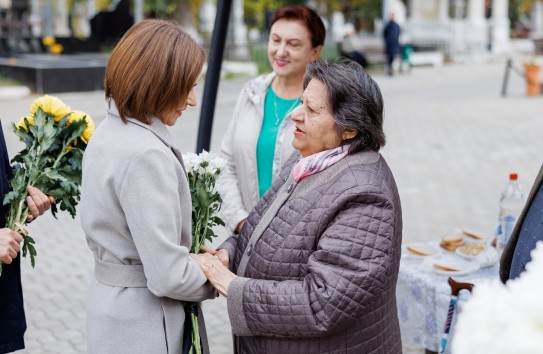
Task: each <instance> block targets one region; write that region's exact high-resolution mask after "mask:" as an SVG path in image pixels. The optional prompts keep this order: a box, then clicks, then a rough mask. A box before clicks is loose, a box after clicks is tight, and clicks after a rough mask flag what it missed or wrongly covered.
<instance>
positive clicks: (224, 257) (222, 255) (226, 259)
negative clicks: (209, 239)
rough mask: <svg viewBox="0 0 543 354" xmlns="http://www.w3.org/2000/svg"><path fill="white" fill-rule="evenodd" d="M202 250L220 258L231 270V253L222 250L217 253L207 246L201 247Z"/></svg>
mask: <svg viewBox="0 0 543 354" xmlns="http://www.w3.org/2000/svg"><path fill="white" fill-rule="evenodd" d="M200 250H202V253H209V254H210V255H212V256H216V257H218V258H219V259H220V260H221V262H222V264H223V265H224V266H225V267H226V268H228V269H230V253H228V251H227V250H225V249H220V250H218V251H217V250H214V249H212V248H209V247H206V246H200Z"/></svg>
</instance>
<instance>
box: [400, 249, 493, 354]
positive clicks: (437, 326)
mask: <svg viewBox="0 0 543 354" xmlns="http://www.w3.org/2000/svg"><path fill="white" fill-rule="evenodd" d="M431 244H437V242H436V243H431ZM443 255H446V256H448V257H450V256H452V255H451V253H450V252H447V251H443V252H442V256H443ZM454 256H456V255H454ZM423 258H424V257H422V258H421V257H416V256H415V257H413V256H406V255H405V254H404V255H402V260H401V262H400V273H399V276H398V284H397V287H396V297H397V301H398V316H399V319H400V328H401V332H402V339H403V340H404V341H408V342H411V343H416V344H419V345H421V346H423V347H424V348H426V349H429V350H432V351H436V352H439V345H440V341H441V338H442V335H443V331H444V328H445V320H446V318H447V311H448V309H449V303H450V300H451V287H450V286H449V284H448V282H447V280H448V278H449V276H447V275H439V274H436V273H434V272H433V271H432V270H431V268H430V267H428V259H426V260H424V259H423ZM498 269H499V266H498V264H497V263H495V264H494V265H492V266H490V267H485V268H481V269H479V270H478V271H477V272H474V273H471V274H467V275H464V276H452V278H453V279H454V280H456V281H457V282H462V283H472V284H474V285H477V283H478V282H480V281H481V280H482V279H495V278H497V277H498ZM470 296H471V295H470V293H469V292H468V291H467V290H461V291H460V295H459V297H458V303H457V306H456V310H455V313H454V316H453V322H452V326H451V331H450V333H449V340H448V342H447V350H446V353H450V352H451V340H452V336H454V324H455V323H456V318H457V317H458V313H459V312H461V311H462V305H463V304H464V303H465V302H466V300H467V299H469V297H470Z"/></svg>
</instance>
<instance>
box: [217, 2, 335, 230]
mask: <svg viewBox="0 0 543 354" xmlns="http://www.w3.org/2000/svg"><path fill="white" fill-rule="evenodd" d="M325 36H326V32H325V29H324V24H323V22H322V20H321V19H320V17H319V15H318V14H317V13H316V12H315V11H313V10H312V9H310V8H308V7H306V6H288V7H284V8H281V9H279V10H278V11H277V12H276V14H275V16H274V18H273V20H272V26H271V29H270V37H269V41H268V60H269V62H270V64H271V66H272V69H273V72H272V73H270V74H267V75H261V76H258V77H256V78H254V79H252V80H250V81H249V82H247V84H246V85H245V87H244V88H243V89H242V91H241V93H240V95H239V97H238V101H237V103H236V106H235V108H234V114H233V116H232V120H231V122H230V125H229V126H228V130H227V131H226V134H225V136H224V138H223V141H222V144H221V155H222V156H223V157H224V158H225V159H226V161H227V164H228V170H229V173H227V174H226V176H224V177H223V178H222V180H221V186H222V188H221V189H222V191H223V193H222V194H223V205H222V208H221V217H222V219H223V220H224V221H225V223H226V226H227V227H228V229H229V230H230V231H231V232H239V231H240V230H241V227H242V226H243V222H244V221H245V218H246V217H247V215H248V214H249V211H250V210H251V209H252V208H253V207H254V206H255V204H256V203H257V201H258V200H259V199H260V197H262V196H263V195H264V193H265V192H266V190H267V189H268V188H269V187H270V186H271V183H272V181H273V179H274V178H275V177H277V175H278V174H279V171H280V169H281V166H282V165H283V163H284V162H285V161H286V160H287V159H288V157H289V156H290V154H291V153H292V152H293V151H294V148H293V147H292V138H293V133H294V123H293V122H292V121H291V120H290V119H289V118H287V116H288V115H289V113H290V112H291V111H292V110H294V108H296V107H297V106H298V104H299V103H300V96H301V94H302V91H303V79H304V75H305V71H306V66H307V64H309V63H310V62H312V61H315V60H317V59H318V57H319V55H320V52H321V49H322V46H323V44H324V38H325Z"/></svg>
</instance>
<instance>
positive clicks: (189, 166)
mask: <svg viewBox="0 0 543 354" xmlns="http://www.w3.org/2000/svg"><path fill="white" fill-rule="evenodd" d="M197 160H198V155H197V154H195V153H193V152H187V153H184V154H183V163H184V164H185V169H186V170H187V173H190V172H192V170H193V168H194V166H195V165H197Z"/></svg>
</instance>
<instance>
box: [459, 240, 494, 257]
mask: <svg viewBox="0 0 543 354" xmlns="http://www.w3.org/2000/svg"><path fill="white" fill-rule="evenodd" d="M486 249H487V245H486V244H485V243H467V244H465V245H463V246H460V247H458V248H457V249H456V250H455V252H456V254H458V255H459V256H460V257H464V258H467V259H475V258H477V257H478V256H479V255H480V254H481V253H483V252H485V251H486Z"/></svg>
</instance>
